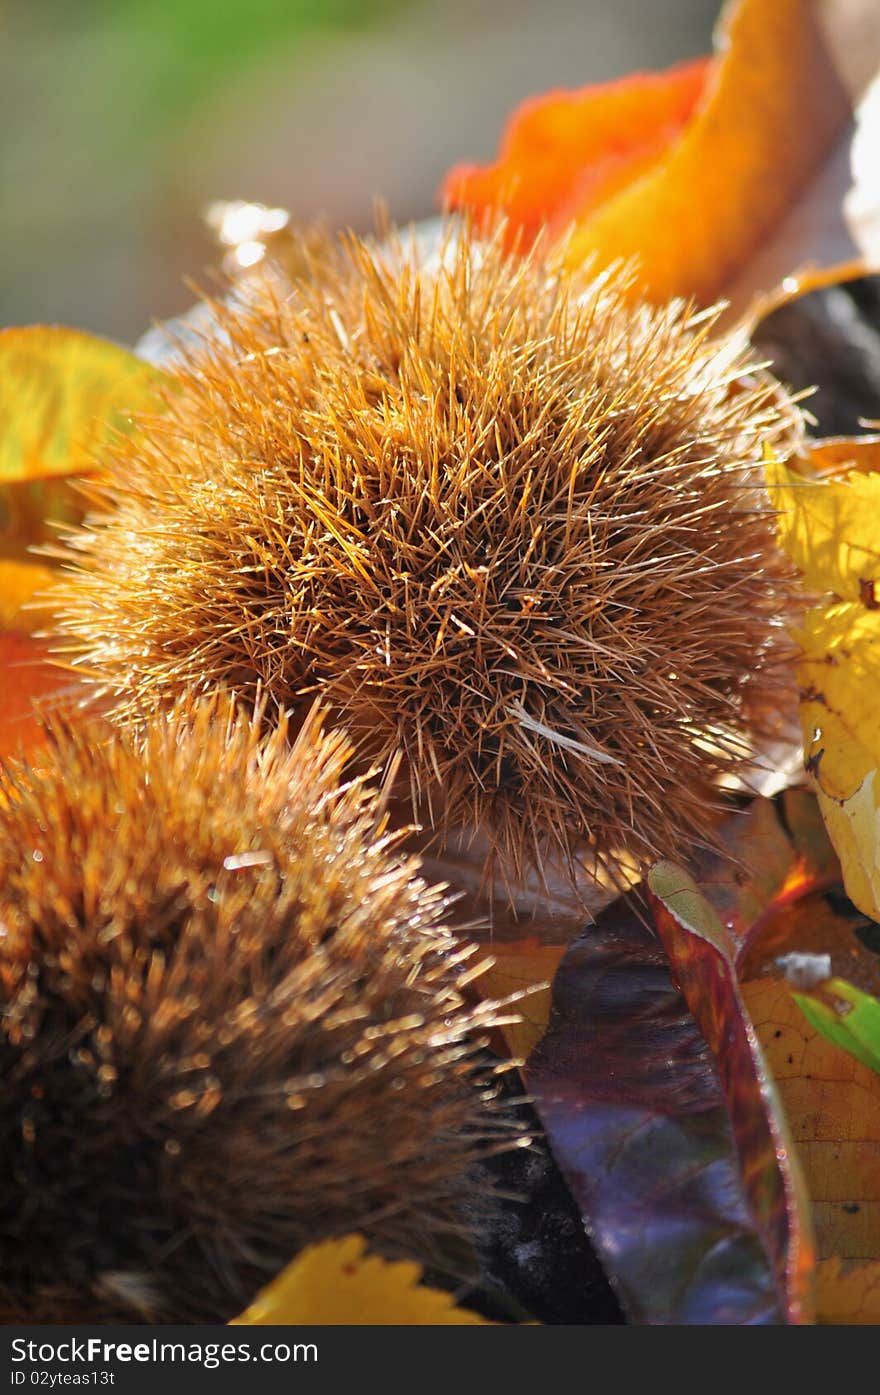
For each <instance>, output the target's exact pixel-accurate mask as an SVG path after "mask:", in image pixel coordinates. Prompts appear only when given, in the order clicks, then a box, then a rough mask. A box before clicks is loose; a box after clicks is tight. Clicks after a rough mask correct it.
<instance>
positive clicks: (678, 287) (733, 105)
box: [568, 0, 880, 302]
mask: <svg viewBox="0 0 880 1395" xmlns="http://www.w3.org/2000/svg"><path fill="white" fill-rule="evenodd" d="M718 47H719V50H720V61H719V62H718V64H717V68H716V71H715V73H714V76H713V78H712V79H710V87H709V91H708V94H707V97H706V99H705V100H704V102H703V104H702V105H701V107H699V108H698V110H697V112H696V114H695V116H694V118H693V119H692V121H691V122H690V124H689V125H688V126H687V127H686V128H685V131H684V133H683V134H682V136H681V137H680V138H679V140H678V143H677V144H676V145H675V146H673V148H672V150H671V151H670V153H669V154H668V155H667V157H666V158H665V159H664V160H662V161H661V162H660V163H659V164H658V165H657V166H656V167H655V168H654V169H653V170H651V171H650V172H649V173H648V174H646V175H645V176H644V177H643V178H642V179H640V180H637V181H636V182H635V183H633V184H631V185H630V186H629V187H628V188H626V189H625V190H624V191H623V192H622V193H620V194H618V195H617V197H615V198H612V199H610V200H609V201H608V202H607V203H605V204H603V205H602V206H601V207H600V208H599V209H598V211H597V212H596V213H595V214H594V215H593V216H592V217H588V218H587V219H586V221H585V222H584V224H583V225H582V226H581V227H580V228H579V229H578V230H577V232H576V233H575V236H574V240H573V242H572V243H571V245H570V247H569V249H568V257H569V259H570V260H571V261H572V262H581V261H584V260H586V259H587V258H589V257H592V256H596V257H598V259H599V261H600V262H603V263H604V262H608V261H611V260H615V259H617V258H637V259H639V261H640V264H641V270H642V275H643V279H644V283H645V286H646V287H647V288H648V289H649V290H650V292H651V294H652V295H653V296H654V297H655V298H656V299H658V300H666V299H668V298H670V297H671V296H675V295H682V294H683V295H693V296H695V297H696V298H697V299H698V300H701V301H703V302H709V301H712V300H714V299H716V298H717V297H718V295H719V294H721V293H722V292H726V293H727V294H728V295H729V294H730V287H731V283H732V281H733V280H734V278H735V276H736V275H737V274H738V273H739V272H740V270H741V269H742V267H743V265H744V264H745V263H747V262H748V261H749V260H750V258H752V257H753V256H754V254H755V253H756V252H757V251H758V250H759V249H761V248H763V249H764V250H763V252H762V256H761V258H760V259H759V260H760V266H759V265H758V264H757V263H756V264H755V265H754V266H752V267H750V268H749V281H748V283H747V284H744V285H742V286H741V287H740V288H739V292H738V297H737V298H738V299H740V300H745V299H746V298H747V297H749V296H751V294H752V293H753V292H754V291H756V290H770V289H772V288H773V287H774V286H776V285H777V284H778V282H779V281H780V280H781V279H782V278H783V277H784V276H786V275H787V274H789V273H790V272H793V271H795V270H796V269H797V267H798V266H799V265H800V264H801V263H802V262H804V261H806V260H808V259H816V258H817V257H818V258H819V259H820V260H822V261H823V262H825V263H826V264H827V263H828V262H829V260H830V261H832V262H842V261H846V260H849V259H851V258H852V256H853V255H854V252H855V251H857V250H860V249H859V248H858V246H857V245H856V244H854V242H853V232H852V229H851V228H849V227H846V226H845V225H844V209H843V205H842V200H841V197H840V192H839V190H837V191H834V192H833V193H832V192H829V190H828V189H827V188H826V187H825V185H824V184H823V183H822V181H821V180H819V179H818V178H817V176H819V175H820V173H822V174H825V173H827V167H828V165H829V162H830V158H831V156H832V154H833V153H834V152H835V147H839V150H838V152H837V154H838V158H840V157H841V156H842V157H843V162H844V172H846V156H847V153H848V149H849V145H850V143H851V141H852V138H853V133H854V121H853V118H854V106H855V104H856V102H857V101H858V98H859V96H860V95H861V93H862V92H863V91H864V89H865V87H866V86H867V83H868V81H869V80H870V78H871V77H872V76H873V74H874V72H876V70H877V68H878V66H880V19H878V12H877V8H876V3H875V0H855V3H852V0H851V2H850V3H849V4H847V5H840V4H836V5H831V4H828V3H823V0H773V3H772V4H768V3H767V0H740V3H739V4H737V5H730V6H728V7H727V9H726V10H725V13H724V20H723V23H722V27H721V31H720V35H719V44H718ZM836 168H837V167H836V166H834V169H833V170H832V173H833V172H835V171H836ZM811 181H812V182H813V183H814V187H815V188H816V189H817V190H818V193H819V196H820V197H819V208H818V215H820V216H816V210H812V212H811V213H810V215H809V216H806V217H805V215H804V214H803V212H801V215H800V217H801V226H795V227H794V228H792V226H791V225H790V220H789V221H788V222H787V223H786V225H785V226H786V228H787V233H786V236H785V237H784V238H783V237H782V230H781V228H780V239H779V242H778V243H775V244H774V248H773V255H770V252H769V251H768V249H767V247H766V244H767V240H768V235H769V234H770V233H771V232H773V231H774V229H776V228H777V227H780V225H781V224H782V222H783V219H784V218H785V217H786V215H790V214H791V213H792V210H793V206H794V205H795V204H796V203H797V202H798V201H800V200H802V199H803V196H804V193H805V190H806V189H807V187H808V186H809V185H810V184H811ZM875 213H876V209H875ZM830 223H833V228H832V229H829V224H830ZM838 224H839V225H840V235H839V236H838V235H837V233H838ZM865 227H866V229H867V236H868V237H872V236H873V237H874V238H876V227H874V228H873V231H872V225H871V220H870V218H869V217H868V216H867V215H866V218H865ZM832 232H833V233H834V234H835V236H833V237H832ZM861 250H863V251H864V250H865V249H864V248H862V249H861ZM878 251H880V249H878Z"/></svg>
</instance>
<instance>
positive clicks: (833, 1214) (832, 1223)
mask: <svg viewBox="0 0 880 1395" xmlns="http://www.w3.org/2000/svg"><path fill="white" fill-rule="evenodd" d="M742 995H743V999H744V1001H745V1002H746V1004H747V1006H748V1009H749V1012H750V1014H751V1018H752V1021H753V1022H754V1025H755V1030H756V1032H757V1033H758V1037H759V1039H760V1041H761V1045H762V1047H763V1050H764V1053H765V1056H766V1059H767V1063H768V1065H769V1067H770V1069H771V1070H772V1072H773V1078H774V1080H775V1082H776V1086H777V1089H778V1090H779V1094H780V1096H781V1099H782V1103H783V1105H784V1108H785V1113H786V1116H787V1118H788V1124H789V1128H790V1130H791V1133H792V1137H793V1138H794V1140H795V1144H796V1146H797V1152H798V1157H799V1159H800V1162H801V1165H802V1167H803V1169H804V1175H805V1177H806V1182H807V1187H808V1190H809V1192H810V1196H811V1198H812V1203H813V1224H814V1227H815V1231H816V1243H817V1248H818V1252H819V1256H820V1258H821V1259H830V1258H832V1257H834V1256H837V1257H839V1258H841V1259H843V1260H859V1261H874V1260H876V1259H877V1258H878V1256H880V1082H878V1079H877V1076H876V1075H875V1073H874V1072H873V1071H872V1070H870V1069H869V1068H868V1067H867V1066H864V1065H862V1064H861V1063H860V1062H859V1061H857V1060H855V1059H854V1058H853V1057H852V1056H850V1055H849V1054H847V1053H846V1052H843V1051H840V1050H839V1049H838V1048H837V1047H836V1046H834V1045H833V1044H832V1043H831V1042H829V1041H826V1040H825V1038H824V1037H822V1036H821V1035H820V1034H819V1033H818V1032H816V1030H815V1028H814V1027H812V1026H811V1025H810V1023H809V1022H808V1021H807V1020H806V1018H805V1017H804V1015H803V1013H802V1012H801V1011H800V1009H799V1008H798V1005H797V1003H796V1001H795V996H794V993H793V991H792V989H791V988H790V987H789V985H788V984H787V983H785V982H780V981H779V980H777V979H772V978H762V979H757V980H755V981H753V982H750V983H745V984H743V986H742Z"/></svg>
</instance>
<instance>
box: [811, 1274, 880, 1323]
mask: <svg viewBox="0 0 880 1395" xmlns="http://www.w3.org/2000/svg"><path fill="white" fill-rule="evenodd" d="M816 1312H817V1317H818V1321H819V1322H820V1323H826V1324H833V1325H838V1324H840V1325H845V1326H850V1327H852V1326H857V1325H858V1326H866V1327H874V1326H876V1325H877V1324H878V1323H880V1262H875V1263H874V1264H852V1265H845V1264H842V1263H841V1261H840V1260H839V1259H823V1260H820V1261H819V1264H818V1266H817V1270H816Z"/></svg>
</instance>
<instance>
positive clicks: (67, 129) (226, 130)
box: [0, 0, 718, 341]
mask: <svg viewBox="0 0 880 1395" xmlns="http://www.w3.org/2000/svg"><path fill="white" fill-rule="evenodd" d="M717 10H718V0H446V3H444V4H436V3H430V2H429V0H390V2H389V0H384V3H383V2H382V0H0V118H2V119H0V324H16V323H29V322H40V321H42V322H61V323H67V324H74V325H79V326H82V327H84V328H87V329H92V330H95V331H97V332H99V333H103V334H107V335H109V336H111V337H113V338H117V339H121V340H123V341H131V340H133V339H135V338H136V337H137V336H138V335H139V334H140V333H141V331H142V330H143V329H144V328H145V327H146V326H147V325H148V324H149V323H150V321H151V320H152V319H155V318H158V317H162V316H166V315H169V314H174V313H177V312H179V311H180V310H181V309H183V308H184V307H185V306H186V305H187V304H188V303H189V301H190V300H191V299H192V296H191V294H190V293H189V292H188V291H187V289H186V287H185V286H184V284H183V278H184V277H186V276H193V277H196V278H200V277H203V276H204V274H205V269H206V267H207V266H209V265H210V264H212V263H216V261H217V260H218V254H217V253H216V252H215V250H214V248H213V246H212V243H211V241H210V239H209V237H208V236H207V234H206V232H205V229H204V226H203V223H202V216H201V215H202V212H203V210H204V207H205V206H206V204H207V203H209V202H210V201H211V200H212V199H216V198H229V199H232V198H248V199H256V200H262V201H264V202H268V203H272V204H281V205H283V206H284V207H287V208H290V209H292V210H293V211H294V212H295V214H296V215H297V216H298V217H302V218H310V217H315V216H318V215H322V214H326V215H327V216H328V217H329V219H330V220H331V222H333V223H335V224H352V225H354V226H356V227H366V226H369V224H370V222H371V220H372V208H373V200H374V197H375V196H376V195H377V194H378V195H381V196H383V197H384V198H385V200H386V201H387V203H388V205H389V207H390V209H391V212H392V213H393V215H394V216H395V217H396V218H398V219H400V220H402V221H405V220H409V219H411V218H421V217H424V216H426V215H428V214H430V213H432V212H433V211H434V210H435V193H436V188H437V185H438V182H439V180H440V179H441V177H442V175H443V173H444V172H445V170H446V169H447V168H448V167H449V166H450V165H451V164H454V163H456V162H457V161H459V160H462V159H487V158H489V157H490V156H491V155H492V153H493V152H494V150H495V147H496V144H497V140H498V135H499V132H500V129H501V126H502V124H503V121H504V118H505V116H506V115H507V113H508V112H509V111H510V109H511V108H512V107H513V106H514V105H515V104H516V103H517V102H519V101H520V100H522V98H523V97H526V96H528V95H530V94H532V93H535V92H541V91H544V90H546V89H548V88H550V87H558V86H561V87H572V86H578V85H580V84H583V83H585V82H590V81H595V80H597V79H601V78H606V77H608V78H610V77H615V76H617V75H619V74H620V73H624V72H627V71H630V70H632V69H635V68H639V67H650V66H663V65H665V64H667V63H671V62H674V61H675V60H676V59H678V58H684V57H690V56H693V55H695V54H698V53H701V52H705V51H706V50H707V48H708V47H709V43H710V36H711V30H712V24H713V22H714V19H715V16H716V14H717Z"/></svg>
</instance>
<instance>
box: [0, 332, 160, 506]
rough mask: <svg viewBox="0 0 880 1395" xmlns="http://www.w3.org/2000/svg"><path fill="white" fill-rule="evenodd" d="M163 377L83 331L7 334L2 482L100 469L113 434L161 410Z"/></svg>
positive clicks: (0, 354) (0, 356)
mask: <svg viewBox="0 0 880 1395" xmlns="http://www.w3.org/2000/svg"><path fill="white" fill-rule="evenodd" d="M159 380H160V375H159V374H158V373H157V371H156V369H155V368H153V367H152V366H151V365H150V364H148V363H145V362H144V361H143V360H142V359H139V358H136V357H135V356H134V354H132V353H129V351H128V350H127V349H123V348H120V347H119V345H117V344H111V343H109V342H108V341H107V340H105V339H97V338H95V336H94V335H91V334H85V333H83V332H82V331H80V330H75V329H65V328H62V327H60V326H57V325H28V326H25V327H23V328H17V327H16V328H12V329H4V330H0V484H9V483H11V482H13V481H20V480H32V479H41V478H46V477H48V476H55V475H72V474H78V473H81V472H82V471H83V470H88V469H93V468H94V465H95V456H96V452H97V451H98V449H99V447H100V445H101V444H102V443H103V442H104V441H105V440H106V439H107V438H108V436H109V434H110V432H111V430H113V429H117V430H119V429H125V428H126V426H127V423H128V418H129V414H130V413H132V412H139V411H148V410H154V409H155V408H156V407H157V405H158V402H157V395H156V393H157V386H158V383H159Z"/></svg>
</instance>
